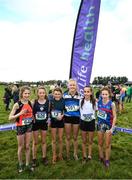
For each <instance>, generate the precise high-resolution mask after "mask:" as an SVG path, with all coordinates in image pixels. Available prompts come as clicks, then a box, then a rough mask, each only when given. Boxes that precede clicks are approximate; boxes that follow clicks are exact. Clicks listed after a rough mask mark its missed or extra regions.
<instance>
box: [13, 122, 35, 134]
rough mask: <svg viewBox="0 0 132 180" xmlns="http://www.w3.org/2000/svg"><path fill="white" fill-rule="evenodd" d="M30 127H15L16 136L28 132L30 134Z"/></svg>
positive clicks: (30, 125)
mask: <svg viewBox="0 0 132 180" xmlns="http://www.w3.org/2000/svg"><path fill="white" fill-rule="evenodd" d="M32 125H33V124H29V125H24V126H17V127H16V131H17V136H19V135H23V134H25V133H28V132H32Z"/></svg>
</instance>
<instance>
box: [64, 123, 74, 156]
mask: <svg viewBox="0 0 132 180" xmlns="http://www.w3.org/2000/svg"><path fill="white" fill-rule="evenodd" d="M71 126H72V125H71V124H70V123H65V133H66V154H67V159H69V158H70V138H71Z"/></svg>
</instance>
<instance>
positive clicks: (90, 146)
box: [88, 131, 94, 159]
mask: <svg viewBox="0 0 132 180" xmlns="http://www.w3.org/2000/svg"><path fill="white" fill-rule="evenodd" d="M88 135H89V145H88V158H89V159H91V157H92V145H93V138H94V132H93V131H91V132H89V133H88Z"/></svg>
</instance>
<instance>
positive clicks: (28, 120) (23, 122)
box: [22, 117, 33, 126]
mask: <svg viewBox="0 0 132 180" xmlns="http://www.w3.org/2000/svg"><path fill="white" fill-rule="evenodd" d="M32 121H33V118H32V117H31V118H23V119H22V125H23V126H24V125H29V124H31V123H32Z"/></svg>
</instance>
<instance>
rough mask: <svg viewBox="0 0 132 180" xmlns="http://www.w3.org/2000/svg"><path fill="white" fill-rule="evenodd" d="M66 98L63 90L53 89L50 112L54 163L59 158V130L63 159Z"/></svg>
mask: <svg viewBox="0 0 132 180" xmlns="http://www.w3.org/2000/svg"><path fill="white" fill-rule="evenodd" d="M64 107H65V106H64V99H63V98H62V90H61V89H60V88H55V89H54V90H53V100H52V101H51V102H50V113H51V135H52V153H53V158H52V163H53V164H55V163H56V160H57V155H56V136H57V130H58V138H59V155H58V158H59V160H63V156H62V151H63V129H64V121H63V113H64Z"/></svg>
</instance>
